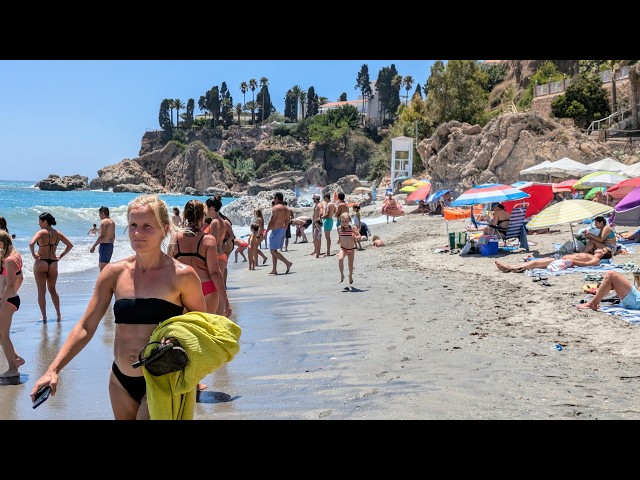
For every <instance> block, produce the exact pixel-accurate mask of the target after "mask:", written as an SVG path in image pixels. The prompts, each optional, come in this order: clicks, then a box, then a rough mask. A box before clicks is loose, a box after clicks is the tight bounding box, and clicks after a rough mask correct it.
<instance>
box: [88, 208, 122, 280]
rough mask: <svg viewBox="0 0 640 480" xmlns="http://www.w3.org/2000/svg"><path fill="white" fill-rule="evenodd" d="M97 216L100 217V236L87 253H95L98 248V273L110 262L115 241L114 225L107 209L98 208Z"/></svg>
mask: <svg viewBox="0 0 640 480" xmlns="http://www.w3.org/2000/svg"><path fill="white" fill-rule="evenodd" d="M98 215H100V235H98V238H96V241H95V243H94V244H93V245H92V246H91V248H90V249H89V251H90V252H91V253H93V252H95V251H96V247H97V246H98V245H100V247H98V267H99V268H100V271H102V269H103V268H104V267H105V266H106V265H107V263H109V262H110V261H111V256H112V255H113V242H114V241H115V239H116V224H115V222H114V221H113V220H112V219H111V218H110V217H109V208H108V207H100V208H99V209H98Z"/></svg>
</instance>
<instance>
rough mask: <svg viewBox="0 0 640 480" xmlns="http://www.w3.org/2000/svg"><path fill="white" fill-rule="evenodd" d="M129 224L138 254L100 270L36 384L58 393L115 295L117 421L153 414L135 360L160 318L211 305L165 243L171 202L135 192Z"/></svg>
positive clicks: (112, 382) (112, 391)
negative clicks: (65, 374)
mask: <svg viewBox="0 0 640 480" xmlns="http://www.w3.org/2000/svg"><path fill="white" fill-rule="evenodd" d="M127 224H128V228H127V232H128V235H129V242H130V243H131V248H132V249H133V251H134V255H132V256H130V257H127V258H124V259H122V260H119V261H117V262H113V263H110V264H109V265H106V266H105V268H104V269H102V270H101V271H100V273H99V274H98V279H97V280H96V285H95V288H94V289H93V294H92V296H91V299H90V300H89V304H88V305H87V309H86V310H85V312H84V313H83V314H82V316H81V317H80V319H79V320H78V323H76V325H75V326H74V327H73V329H72V330H71V332H70V333H69V335H68V336H67V339H66V340H65V342H64V344H63V345H62V347H61V348H60V351H59V352H58V354H57V355H56V357H55V358H54V359H53V361H52V362H51V364H50V365H49V366H48V367H47V369H46V371H45V372H44V374H43V375H42V376H41V377H40V378H39V379H38V380H37V381H36V382H35V383H34V385H33V388H32V389H31V392H30V396H31V400H33V399H35V397H36V394H37V392H38V391H39V390H40V389H41V388H43V387H46V386H50V387H51V395H52V396H55V395H56V393H57V390H58V387H59V386H60V383H59V382H60V379H61V372H63V371H64V368H65V367H66V366H67V365H68V364H69V363H70V362H71V361H72V360H73V359H74V358H75V357H76V355H78V354H79V353H80V352H81V351H82V350H83V349H84V347H86V346H87V344H88V343H89V342H90V341H91V339H92V338H93V336H94V335H95V333H96V331H97V329H98V326H99V324H100V321H101V320H102V319H103V318H104V317H105V313H106V311H107V308H108V307H109V304H110V303H111V299H112V298H115V300H116V301H115V303H114V305H113V317H114V319H115V320H114V322H115V336H114V340H113V355H114V359H113V363H112V365H111V374H110V375H109V398H110V400H111V409H112V411H113V416H114V418H115V419H116V420H148V419H149V417H150V416H149V408H148V405H147V384H146V381H145V378H144V372H143V369H142V368H134V367H133V365H132V364H133V362H134V360H136V359H138V354H139V353H140V351H141V350H142V349H143V348H144V347H145V345H147V343H148V342H149V338H150V337H151V334H152V332H153V331H154V330H155V329H156V327H157V326H158V325H159V324H160V323H161V322H163V321H164V320H167V319H168V318H171V317H174V316H178V315H182V314H183V313H185V312H206V308H207V307H206V304H205V299H204V296H203V295H202V288H201V284H200V278H199V277H198V274H197V273H196V271H195V270H194V269H193V267H191V266H189V265H185V264H184V263H182V262H180V261H179V260H176V259H174V258H172V257H171V256H169V255H167V254H166V253H164V252H163V249H162V248H163V247H162V245H163V242H164V241H165V240H166V239H167V237H168V236H169V234H170V233H171V232H172V231H175V229H176V226H175V225H174V224H173V223H172V222H171V218H170V217H169V211H168V207H167V204H166V203H165V202H164V201H163V200H161V199H160V198H159V197H158V196H157V195H142V196H139V197H136V198H134V199H133V200H132V201H131V202H129V205H128V207H127ZM71 376H73V375H71ZM195 388H196V386H195V385H194V389H195ZM79 401H81V400H79Z"/></svg>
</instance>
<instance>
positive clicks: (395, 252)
mask: <svg viewBox="0 0 640 480" xmlns="http://www.w3.org/2000/svg"><path fill="white" fill-rule="evenodd" d="M380 206H381V202H378V203H377V204H376V205H373V206H370V207H365V208H364V209H363V210H366V209H369V212H370V213H369V214H368V213H367V212H366V211H364V212H363V219H364V221H365V222H366V221H367V220H366V219H367V218H370V219H371V220H372V221H374V220H375V222H374V223H373V224H370V226H371V230H372V233H373V234H374V235H379V236H380V237H381V238H382V239H383V240H384V242H385V245H386V246H385V247H383V248H372V247H371V242H370V240H369V241H365V242H363V247H364V248H365V250H364V251H356V252H355V255H356V257H355V271H354V283H353V286H352V289H351V290H350V291H346V292H345V291H344V287H345V284H344V283H340V281H339V280H340V277H339V273H338V265H337V256H336V255H332V256H331V257H329V258H318V259H316V258H315V257H313V256H311V255H309V254H310V253H311V250H312V249H313V246H312V245H311V244H310V243H308V244H299V243H298V244H293V243H290V244H289V251H288V252H285V253H284V255H285V257H286V258H287V259H288V260H290V261H292V262H293V266H292V268H291V273H289V274H287V275H285V274H283V272H284V266H283V265H278V270H279V272H280V274H279V275H277V276H270V275H267V273H268V272H269V271H270V269H271V258H270V256H269V254H268V252H265V253H266V254H267V255H268V256H269V261H268V262H267V265H266V266H264V267H262V266H260V267H259V268H258V270H256V271H248V270H247V263H244V262H242V261H241V259H240V263H233V254H232V256H231V257H232V258H231V262H230V264H229V265H230V271H229V280H228V286H229V296H230V299H231V302H232V305H233V308H234V313H233V315H232V320H234V321H235V322H237V323H238V324H239V325H240V326H241V327H242V336H241V338H240V351H239V353H238V354H237V355H236V357H235V358H234V359H233V360H232V361H231V362H229V363H228V364H226V365H224V366H223V367H221V368H220V369H219V370H218V371H216V372H214V373H213V374H211V375H209V376H207V377H206V378H205V379H204V383H206V384H208V386H209V388H208V389H207V390H206V391H204V392H202V393H201V394H200V396H199V402H198V403H197V405H196V411H195V418H196V420H222V419H225V420H267V419H281V420H314V419H329V420H331V419H334V420H354V419H363V420H373V419H393V420H416V419H422V420H435V419H439V420H442V419H465V420H480V419H519V420H525V419H526V420H528V419H638V418H640V411H639V410H638V408H637V406H636V402H635V394H636V391H637V375H636V373H635V372H636V370H637V367H638V363H639V360H640V348H638V347H640V330H639V328H640V327H639V326H637V325H631V324H630V323H628V322H626V321H624V320H623V319H621V318H619V317H615V316H612V315H608V314H605V313H603V312H593V311H578V310H577V309H576V308H575V306H574V304H575V303H577V302H579V301H580V299H581V298H583V297H584V296H585V294H584V293H583V292H582V291H581V287H582V285H583V284H584V283H585V280H584V278H583V277H584V275H581V274H578V273H574V274H566V275H562V276H549V280H548V283H549V284H550V286H543V285H541V284H540V282H533V281H532V277H530V276H528V275H527V274H517V273H508V274H505V273H502V272H500V271H499V270H498V269H497V268H496V267H495V264H494V262H495V260H497V259H500V260H502V261H506V262H509V263H515V262H520V261H522V259H523V257H524V256H525V255H527V253H526V252H519V253H518V252H511V253H505V252H500V253H499V254H498V255H495V256H482V255H470V256H466V257H463V256H460V255H457V254H450V253H448V252H440V253H436V251H437V250H442V249H443V248H444V247H446V246H447V244H448V236H447V232H453V231H462V230H463V229H464V227H465V225H467V224H468V220H455V221H450V222H448V223H447V222H445V221H444V219H443V218H442V217H436V216H426V215H411V214H409V215H405V216H404V217H400V218H398V219H397V222H396V223H389V224H387V223H386V221H384V218H382V219H381V218H380V217H379V208H380ZM403 207H404V209H405V211H406V212H407V213H408V212H410V211H411V210H413V208H415V207H412V206H403ZM376 209H377V210H376ZM569 232H570V230H569V226H568V225H567V226H561V227H557V228H554V229H553V233H549V234H544V235H530V236H529V242H530V245H531V252H530V253H533V254H539V255H548V254H551V253H553V248H552V244H553V243H554V242H555V241H558V240H561V241H566V240H569V239H570V233H569ZM335 238H336V235H335V233H334V234H333V239H334V242H333V244H332V252H334V253H335V252H337V247H336V244H335ZM293 240H295V238H294V239H293ZM323 246H324V241H323ZM639 253H640V252H639ZM621 257H622V258H621ZM630 261H633V262H636V263H639V264H640V257H639V256H638V254H636V253H632V254H629V255H624V256H617V257H615V258H614V262H615V263H626V262H630ZM97 274H98V269H97V266H96V269H95V271H91V272H85V273H84V274H81V275H75V276H73V277H70V278H69V277H65V276H64V275H63V276H61V277H60V281H59V283H58V288H59V291H60V294H61V298H62V311H63V314H64V318H63V321H62V322H60V323H58V322H55V321H51V320H49V322H48V323H47V324H46V325H44V324H42V322H38V320H37V319H38V318H39V309H38V307H37V303H36V302H35V287H34V286H33V285H32V283H33V282H32V279H31V280H30V281H25V285H24V287H23V290H21V297H23V305H22V306H21V309H20V310H19V311H18V312H17V313H16V315H15V316H14V323H13V326H12V329H11V335H12V340H13V342H14V344H15V345H16V348H17V349H18V351H19V352H20V354H21V355H22V356H23V357H25V359H26V361H27V363H26V364H25V365H24V366H23V367H22V368H21V384H19V385H1V386H0V416H1V419H3V420H14V419H63V420H65V419H68V420H77V419H83V420H103V419H111V418H112V413H111V408H110V405H109V398H108V390H107V379H108V375H109V371H110V365H111V362H112V360H113V354H112V346H113V329H114V325H113V317H112V314H111V312H108V313H107V315H106V316H105V318H104V319H103V321H102V322H101V325H100V327H99V329H98V331H97V332H96V336H95V337H94V338H93V339H92V340H91V342H90V343H89V345H88V346H87V347H86V348H85V350H83V352H81V354H80V355H78V356H77V357H76V358H75V359H74V360H73V361H72V362H71V363H70V364H69V365H68V366H67V368H65V370H64V371H63V372H62V375H61V383H60V387H59V392H58V395H56V397H52V398H50V399H49V400H48V401H47V402H46V403H44V404H43V405H42V406H40V407H39V408H38V409H36V410H33V409H32V408H31V402H30V399H29V396H28V393H29V390H30V389H31V386H32V385H33V383H34V382H35V380H36V379H37V378H38V377H39V376H40V375H41V374H42V372H43V370H44V369H45V368H46V366H47V365H48V363H49V361H50V360H51V359H52V358H53V355H55V353H56V352H57V350H58V348H59V347H60V345H61V344H62V343H61V342H63V341H64V339H65V338H66V335H67V334H68V332H69V330H70V329H71V328H72V327H73V325H74V324H75V321H77V319H78V318H79V316H80V315H81V314H82V312H83V311H84V308H85V307H86V304H87V301H88V298H89V296H90V294H91V291H92V288H93V281H94V280H95V278H96V277H97ZM629 277H631V274H629ZM346 281H347V280H346ZM49 308H52V307H51V306H49ZM51 311H53V310H51ZM558 344H560V345H561V346H562V347H563V348H562V350H558V349H557V348H556V345H558ZM0 364H4V359H2V360H1V361H0Z"/></svg>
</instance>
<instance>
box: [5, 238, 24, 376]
mask: <svg viewBox="0 0 640 480" xmlns="http://www.w3.org/2000/svg"><path fill="white" fill-rule="evenodd" d="M23 280H24V276H23V275H22V257H21V256H20V253H19V252H18V251H17V250H16V249H15V247H14V246H13V242H12V240H11V235H10V234H9V232H8V231H7V230H4V229H0V346H2V351H3V352H4V356H5V357H6V358H7V365H8V366H9V367H8V368H7V370H6V371H5V372H4V373H2V374H0V378H13V377H18V378H19V377H20V372H18V368H20V367H21V366H22V365H24V359H23V358H22V357H21V356H20V355H18V352H16V350H15V348H14V347H13V343H12V342H11V337H10V332H11V320H12V319H13V314H14V313H16V312H17V311H18V309H19V308H20V296H19V295H18V290H19V289H20V286H21V285H22V281H23Z"/></svg>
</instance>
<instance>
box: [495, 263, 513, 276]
mask: <svg viewBox="0 0 640 480" xmlns="http://www.w3.org/2000/svg"><path fill="white" fill-rule="evenodd" d="M495 264H496V267H498V270H500V271H501V272H504V273H509V272H510V271H511V270H510V269H509V267H507V266H506V265H505V264H504V263H502V262H501V261H500V260H496V261H495Z"/></svg>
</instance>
